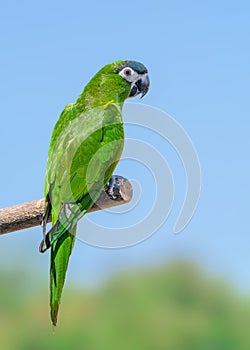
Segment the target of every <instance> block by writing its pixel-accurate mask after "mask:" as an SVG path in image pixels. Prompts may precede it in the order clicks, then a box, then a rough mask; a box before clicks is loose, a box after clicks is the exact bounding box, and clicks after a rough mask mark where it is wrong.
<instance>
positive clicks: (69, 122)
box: [44, 61, 130, 325]
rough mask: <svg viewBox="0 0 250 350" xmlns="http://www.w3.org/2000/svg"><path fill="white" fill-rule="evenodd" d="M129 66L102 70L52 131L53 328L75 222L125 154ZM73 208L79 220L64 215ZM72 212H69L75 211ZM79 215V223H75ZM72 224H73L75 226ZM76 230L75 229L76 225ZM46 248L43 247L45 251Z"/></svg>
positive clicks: (48, 185)
mask: <svg viewBox="0 0 250 350" xmlns="http://www.w3.org/2000/svg"><path fill="white" fill-rule="evenodd" d="M125 62H126V61H118V62H115V63H112V64H109V65H107V66H105V67H104V68H102V69H101V70H100V71H99V72H98V73H97V74H96V75H95V76H94V77H93V78H92V80H91V81H90V82H89V83H88V84H87V86H86V87H85V89H84V90H83V92H82V93H81V95H80V96H79V98H78V99H77V101H76V102H75V103H74V104H69V105H67V106H66V107H65V108H64V110H63V112H62V114H61V115H60V118H59V120H58V121H57V123H56V125H55V128H54V130H53V134H52V138H51V142H50V148H49V154H48V162H47V170H46V180H45V186H44V195H45V197H46V209H45V211H46V217H48V213H49V211H50V208H51V210H52V229H51V230H50V232H49V233H48V234H47V238H48V240H49V242H50V245H51V264H50V307H51V320H52V323H53V325H56V323H57V315H58V310H59V304H60V300H61V294H62V290H63V285H64V281H65V277H66V271H67V267H68V261H69V256H70V254H71V251H72V248H73V245H74V241H75V235H76V222H77V221H78V220H79V219H80V218H81V216H83V215H84V214H85V213H86V212H87V211H88V209H89V208H90V207H91V206H92V205H93V203H94V202H95V200H96V199H97V198H98V197H99V195H100V193H101V191H102V189H103V187H104V185H105V184H106V183H107V182H108V180H109V179H110V177H111V175H112V173H113V171H114V169H115V166H116V164H117V162H118V160H119V158H120V156H121V153H122V149H123V140H124V134H123V124H122V114H121V111H122V106H123V103H124V100H125V99H126V98H127V97H128V95H129V92H130V84H129V83H128V82H127V81H125V80H124V79H123V78H122V77H121V76H120V75H119V74H117V72H118V70H119V68H120V67H122V65H124V64H125ZM65 203H75V204H73V205H72V208H73V209H74V210H76V211H77V215H75V214H73V213H72V214H70V215H69V217H68V216H67V215H68V214H67V213H66V214H67V215H66V214H65V213H64V212H63V211H64V210H65V209H67V206H66V205H65ZM72 208H71V209H72ZM73 215H75V219H76V220H75V221H74V220H72V217H73ZM73 221H74V224H72V222H73ZM72 225H73V226H72ZM45 249H46V248H44V250H45Z"/></svg>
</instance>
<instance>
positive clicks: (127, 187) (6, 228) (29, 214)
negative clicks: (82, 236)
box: [0, 175, 133, 234]
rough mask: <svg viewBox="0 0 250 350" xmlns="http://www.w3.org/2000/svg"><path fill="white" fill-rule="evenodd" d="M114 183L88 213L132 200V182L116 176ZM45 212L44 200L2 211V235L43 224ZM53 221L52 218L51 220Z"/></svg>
mask: <svg viewBox="0 0 250 350" xmlns="http://www.w3.org/2000/svg"><path fill="white" fill-rule="evenodd" d="M113 179H114V181H113V183H112V187H111V185H107V186H106V188H105V189H104V190H103V192H102V193H101V196H100V198H99V199H98V200H97V201H96V203H95V204H94V205H93V207H92V208H91V209H90V210H89V211H88V213H91V212H94V211H97V210H101V209H106V208H111V207H114V206H116V205H120V204H124V203H127V202H129V201H130V200H131V198H132V195H133V190H132V186H131V184H130V182H129V181H128V180H127V179H125V178H122V177H121V176H117V175H114V176H113ZM43 210H44V199H43V198H42V199H38V200H33V201H31V202H26V203H22V204H17V205H14V206H12V207H8V208H4V209H0V234H5V233H10V232H14V231H18V230H23V229H26V228H29V227H33V226H38V225H40V224H41V220H42V215H43ZM49 221H51V218H50V220H49Z"/></svg>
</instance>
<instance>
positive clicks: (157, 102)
mask: <svg viewBox="0 0 250 350" xmlns="http://www.w3.org/2000/svg"><path fill="white" fill-rule="evenodd" d="M249 12H250V5H249V3H248V2H247V1H238V2H236V1H235V2H234V1H229V2H228V1H220V2H216V1H210V2H209V3H208V2H207V3H205V2H199V1H189V2H184V1H178V2H173V1H171V2H170V1H154V2H152V3H151V4H149V3H145V4H142V3H141V2H134V1H133V2H132V1H126V2H115V1H107V2H105V3H102V4H98V3H96V2H89V3H88V4H86V3H84V2H82V1H71V2H70V3H68V2H65V1H60V2H59V1H54V2H52V3H51V2H49V1H44V2H43V3H40V4H39V3H34V2H31V1H23V2H21V3H20V2H17V1H10V2H8V3H7V2H5V3H3V4H1V9H0V33H1V34H0V35H1V55H0V75H1V83H0V89H1V138H0V147H1V150H2V151H1V164H2V171H1V173H0V180H1V181H0V194H1V195H0V207H6V206H9V205H13V204H17V203H21V202H24V201H29V200H32V199H36V198H40V197H41V196H42V193H43V181H44V174H45V165H46V158H47V150H48V144H49V140H50V136H51V132H52V129H53V126H54V124H55V122H56V120H57V118H58V116H59V114H60V112H61V110H62V109H63V107H64V106H65V105H66V104H67V103H70V102H72V101H74V100H75V99H76V98H77V96H78V95H79V93H80V92H81V90H82V89H83V87H84V85H85V84H86V83H87V82H88V81H89V79H90V78H91V77H92V76H93V75H94V74H95V72H96V71H97V70H98V69H99V68H101V67H102V66H103V65H104V64H106V63H109V62H112V61H115V60H117V59H127V58H129V59H136V60H138V61H142V62H143V63H145V65H146V66H147V67H148V69H149V72H150V78H151V90H150V92H149V94H148V95H147V96H146V97H145V98H144V99H143V100H142V103H145V104H148V105H152V106H155V107H157V108H160V109H161V110H163V111H165V112H167V113H168V114H170V115H171V116H173V117H174V118H175V119H176V120H177V121H178V122H179V123H180V124H181V125H182V126H183V128H184V129H185V130H186V132H187V133H188V134H189V136H190V137H191V139H192V141H193V143H194V145H195V148H196V151H197V153H198V155H199V159H200V163H201V169H202V192H201V198H200V202H199V206H198V208H197V211H196V214H195V216H194V217H193V219H192V221H191V222H190V224H189V225H188V227H187V228H186V229H185V230H184V231H183V232H182V233H181V234H180V235H177V236H175V235H173V234H172V231H171V230H172V227H173V223H174V222H175V221H176V217H177V215H178V211H179V207H180V203H179V202H178V198H179V197H180V198H181V195H182V196H183V191H184V190H185V177H184V175H183V174H182V172H181V170H180V169H181V168H180V164H178V162H177V161H176V160H175V157H176V155H175V156H174V152H173V150H172V149H171V147H169V146H166V152H165V153H164V156H165V157H166V158H168V156H169V159H167V160H168V161H169V162H170V165H171V167H172V170H173V173H175V171H177V174H175V176H176V178H175V185H176V187H177V203H175V205H174V207H173V212H172V215H171V216H170V217H169V220H168V221H167V222H166V224H165V225H164V226H163V227H162V228H161V229H160V230H159V231H158V232H157V233H155V234H154V235H153V236H152V237H151V238H150V239H148V240H146V241H145V242H143V243H141V244H139V245H137V246H135V247H132V248H127V249H119V250H107V249H106V250H105V249H99V248H94V247H91V246H88V245H86V244H83V243H81V242H77V244H76V247H75V249H74V253H73V256H72V259H71V265H70V271H69V279H72V280H74V281H79V282H80V283H81V284H88V283H92V282H93V281H94V282H95V281H97V282H98V281H99V280H100V279H103V278H104V277H105V276H107V275H109V273H112V272H113V271H114V270H115V271H119V270H123V269H126V268H127V267H128V266H129V267H134V266H135V267H137V266H141V267H143V266H150V265H152V264H155V263H159V262H164V261H169V260H172V259H174V258H176V257H189V258H190V259H192V260H194V261H195V262H196V263H197V264H199V265H201V266H204V267H205V268H206V269H207V270H211V271H212V272H213V273H216V274H218V275H219V276H220V275H221V276H224V277H225V278H228V279H230V280H232V281H233V283H234V284H235V285H236V286H238V287H239V288H247V289H249V290H250V273H249V268H248V266H249V246H250V234H249V222H248V217H249V213H248V211H249V189H250V186H249V178H250V176H249V171H250V167H249V161H248V160H249V146H250V141H249V136H248V134H249V116H250V113H249V112H250V108H249V81H250V69H249V62H250V47H249V36H250V24H249V15H250V13H249ZM128 132H129V130H128ZM138 137H140V135H138ZM141 137H142V138H144V139H146V140H147V141H148V142H149V143H150V142H151V140H149V139H147V134H145V135H144V134H142V135H141ZM152 142H154V144H155V146H156V147H157V146H158V147H159V148H160V149H163V148H164V146H162V145H161V141H160V140H159V141H157V140H156V141H155V140H153V137H152ZM162 147H163V148H162ZM124 164H125V163H124ZM118 170H119V171H118V173H120V174H124V172H125V173H126V174H125V175H126V176H130V175H131V174H133V168H132V166H131V164H130V165H128V167H127V169H126V167H125V166H121V167H120V168H118ZM121 171H122V173H121ZM144 171H145V170H143V167H142V168H141V169H139V170H138V174H139V175H138V176H141V177H142V178H143V176H145V179H147V178H148V179H149V181H150V176H148V177H147V176H146V175H145V174H146V173H145V172H144ZM116 172H117V171H116ZM178 172H179V173H178ZM145 186H147V182H146V183H145ZM178 191H179V192H178ZM178 196H179V197H178ZM147 200H148V199H147V198H146V199H145V206H147V205H148V203H146V202H147ZM141 207H142V208H143V203H141ZM96 220H100V217H99V219H98V217H97V219H96ZM40 239H41V230H40V228H39V227H37V228H33V229H29V230H25V231H22V232H19V233H13V234H9V235H6V236H4V237H1V245H0V262H1V266H2V267H4V268H5V269H7V268H9V269H12V270H15V269H20V268H22V267H23V268H26V265H27V264H29V265H30V266H31V268H30V270H31V272H33V273H34V274H38V275H40V276H42V277H43V278H46V275H47V269H48V267H47V266H48V254H47V256H46V255H39V254H38V245H39V242H40ZM31 262H32V263H31Z"/></svg>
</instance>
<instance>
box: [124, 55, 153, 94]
mask: <svg viewBox="0 0 250 350" xmlns="http://www.w3.org/2000/svg"><path fill="white" fill-rule="evenodd" d="M117 73H118V74H119V75H120V76H121V77H122V79H124V80H125V81H126V82H127V83H128V84H130V92H129V96H128V97H134V96H137V95H139V94H141V98H142V97H143V96H145V95H146V93H147V92H148V90H149V85H150V82H149V77H148V70H147V68H146V67H145V66H144V65H143V64H142V63H140V62H136V61H123V62H122V63H121V64H120V65H119V66H118V67H117Z"/></svg>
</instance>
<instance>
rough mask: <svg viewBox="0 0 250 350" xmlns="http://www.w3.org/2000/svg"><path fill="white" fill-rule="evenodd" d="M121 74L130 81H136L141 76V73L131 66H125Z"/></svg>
mask: <svg viewBox="0 0 250 350" xmlns="http://www.w3.org/2000/svg"><path fill="white" fill-rule="evenodd" d="M119 75H120V76H121V77H123V79H125V80H127V81H128V82H130V83H134V82H135V81H136V80H137V79H138V77H139V74H138V73H137V72H135V71H134V70H133V69H132V68H130V67H125V68H123V69H122V70H121V71H120V73H119Z"/></svg>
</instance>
